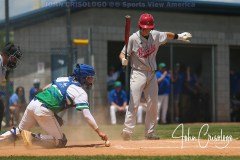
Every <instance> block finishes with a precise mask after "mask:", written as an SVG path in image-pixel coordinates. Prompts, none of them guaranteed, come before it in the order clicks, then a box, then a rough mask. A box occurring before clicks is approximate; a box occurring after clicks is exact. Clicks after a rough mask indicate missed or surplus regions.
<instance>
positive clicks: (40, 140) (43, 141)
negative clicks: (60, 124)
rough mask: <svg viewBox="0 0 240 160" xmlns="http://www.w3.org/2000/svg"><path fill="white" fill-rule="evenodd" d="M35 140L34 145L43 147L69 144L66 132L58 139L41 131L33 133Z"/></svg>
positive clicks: (58, 146) (59, 146)
mask: <svg viewBox="0 0 240 160" xmlns="http://www.w3.org/2000/svg"><path fill="white" fill-rule="evenodd" d="M32 136H33V140H32V143H33V145H37V146H41V147H43V148H56V147H57V148H63V147H65V145H66V144H67V139H66V136H65V134H63V138H62V139H58V140H56V139H55V138H54V137H52V136H50V135H42V134H40V133H38V134H35V133H32Z"/></svg>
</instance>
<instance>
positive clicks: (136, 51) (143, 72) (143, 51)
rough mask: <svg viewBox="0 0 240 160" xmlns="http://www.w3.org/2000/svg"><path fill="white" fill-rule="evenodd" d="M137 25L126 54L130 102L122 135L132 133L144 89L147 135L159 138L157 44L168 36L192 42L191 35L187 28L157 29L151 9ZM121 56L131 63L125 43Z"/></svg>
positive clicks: (162, 42)
mask: <svg viewBox="0 0 240 160" xmlns="http://www.w3.org/2000/svg"><path fill="white" fill-rule="evenodd" d="M138 26H139V31H137V32H135V33H133V34H132V35H131V36H130V37H129V42H128V47H127V55H128V57H129V58H130V59H131V75H130V103H129V108H128V110H127V112H126V116H125V122H124V126H125V127H124V129H123V132H122V137H123V139H124V140H130V139H131V134H132V133H133V129H134V127H135V125H136V113H137V109H138V106H139V104H140V98H141V94H142V92H144V95H145V99H146V102H147V109H146V117H145V118H146V119H145V138H146V139H150V140H157V139H159V137H158V136H157V135H156V134H154V128H155V126H156V124H157V103H158V84H157V79H156V76H155V70H156V69H157V65H156V54H157V52H158V48H159V46H161V45H163V44H165V43H166V42H167V40H169V39H170V40H172V39H177V40H181V41H185V42H189V40H188V39H189V38H191V37H192V36H191V34H190V33H188V32H183V33H181V34H175V33H171V32H160V31H157V30H154V19H153V16H152V15H151V14H148V13H144V14H142V15H141V16H140V18H139V21H138ZM119 58H120V60H121V62H122V65H123V66H127V65H128V58H127V59H126V58H125V46H124V48H123V49H122V52H121V53H120V55H119Z"/></svg>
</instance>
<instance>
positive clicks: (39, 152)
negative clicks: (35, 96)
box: [0, 139, 240, 156]
mask: <svg viewBox="0 0 240 160" xmlns="http://www.w3.org/2000/svg"><path fill="white" fill-rule="evenodd" d="M200 144H201V146H200V145H199V143H198V141H192V142H184V143H183V146H182V141H181V140H174V139H170V140H156V141H149V140H139V141H122V140H113V141H111V146H110V147H105V146H104V143H103V142H102V141H95V142H91V141H86V142H81V143H75V142H70V143H68V145H67V147H66V148H61V149H43V148H40V147H36V146H34V147H32V148H30V149H26V148H24V146H23V145H22V143H18V144H17V145H16V146H15V147H14V146H4V147H3V146H1V147H0V156H67V155H85V156H91V155H128V156H173V155H216V156H240V141H236V140H233V141H231V142H230V143H229V144H228V145H227V147H225V148H223V149H219V148H217V147H223V146H225V145H226V142H217V143H214V142H209V143H208V144H207V140H201V142H200ZM205 144H207V146H206V148H201V147H203V146H205Z"/></svg>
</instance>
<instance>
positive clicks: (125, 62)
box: [119, 37, 133, 66]
mask: <svg viewBox="0 0 240 160" xmlns="http://www.w3.org/2000/svg"><path fill="white" fill-rule="evenodd" d="M125 47H126V45H125V46H124V47H123V49H122V51H121V53H120V54H119V59H120V61H121V62H122V65H123V66H127V65H128V58H127V59H126V58H125V54H127V56H130V55H131V52H132V47H133V39H132V37H129V41H128V47H127V53H125V52H126V49H125Z"/></svg>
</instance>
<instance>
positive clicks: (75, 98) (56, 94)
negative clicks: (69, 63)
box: [35, 77, 89, 112]
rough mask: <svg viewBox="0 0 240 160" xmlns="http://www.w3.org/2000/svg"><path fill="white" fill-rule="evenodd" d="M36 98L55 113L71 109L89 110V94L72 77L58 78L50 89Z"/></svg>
mask: <svg viewBox="0 0 240 160" xmlns="http://www.w3.org/2000/svg"><path fill="white" fill-rule="evenodd" d="M35 97H36V98H37V99H38V100H39V101H40V102H42V103H44V105H46V107H47V108H49V109H51V110H52V111H54V112H60V111H62V110H64V109H68V108H70V107H76V109H77V110H82V109H89V104H88V96H87V93H86V92H85V91H84V90H83V89H82V87H81V85H80V83H79V82H77V81H74V80H73V78H72V77H60V78H57V79H56V80H55V81H53V83H52V85H51V86H50V87H49V88H47V89H46V90H44V91H43V92H40V93H38V94H37V95H36V96H35Z"/></svg>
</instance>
